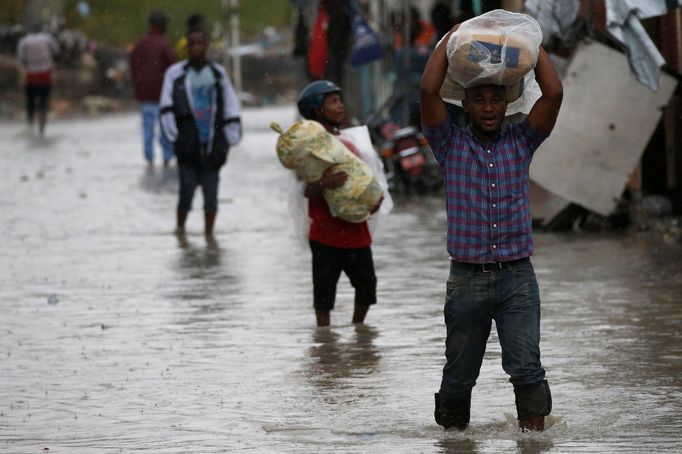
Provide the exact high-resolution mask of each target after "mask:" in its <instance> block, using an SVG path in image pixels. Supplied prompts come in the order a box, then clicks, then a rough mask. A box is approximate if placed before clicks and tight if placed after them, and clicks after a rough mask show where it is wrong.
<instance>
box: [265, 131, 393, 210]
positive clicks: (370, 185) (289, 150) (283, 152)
mask: <svg viewBox="0 0 682 454" xmlns="http://www.w3.org/2000/svg"><path fill="white" fill-rule="evenodd" d="M270 127H271V128H272V129H274V130H275V131H277V132H278V133H279V134H280V136H279V139H277V156H278V158H279V161H280V162H281V163H282V165H283V166H284V167H286V168H287V169H292V170H294V171H295V172H296V175H297V176H298V177H299V178H301V179H302V180H303V181H305V182H307V183H311V182H314V181H317V180H319V179H320V178H321V177H322V174H323V173H324V171H325V170H327V168H329V167H330V166H334V168H335V169H337V170H338V171H341V172H345V173H346V175H348V179H347V180H346V183H345V184H344V185H343V186H341V187H339V188H335V189H325V190H324V191H323V195H324V198H325V200H326V201H327V204H328V205H329V210H330V211H331V213H332V215H333V216H336V217H339V218H341V219H344V220H346V221H349V222H362V221H365V220H367V218H369V216H370V211H371V210H372V208H374V207H375V206H376V205H377V204H378V203H379V201H380V200H381V197H382V196H383V195H384V190H383V188H382V187H381V185H380V184H379V181H378V180H377V178H376V177H375V176H374V172H372V169H371V168H370V167H369V166H368V165H367V164H366V163H365V162H364V161H362V160H361V159H360V158H358V157H357V156H355V155H354V154H353V153H352V152H351V151H350V150H348V149H347V148H346V146H345V145H343V143H341V141H339V140H338V139H337V138H336V137H334V136H333V135H331V134H330V133H329V132H327V130H326V129H324V127H323V126H322V125H321V124H320V123H318V122H316V121H311V120H300V121H297V122H296V123H294V124H293V125H292V126H291V127H290V128H289V129H288V130H286V131H284V129H283V128H282V127H281V126H280V125H279V124H277V123H272V124H270Z"/></svg>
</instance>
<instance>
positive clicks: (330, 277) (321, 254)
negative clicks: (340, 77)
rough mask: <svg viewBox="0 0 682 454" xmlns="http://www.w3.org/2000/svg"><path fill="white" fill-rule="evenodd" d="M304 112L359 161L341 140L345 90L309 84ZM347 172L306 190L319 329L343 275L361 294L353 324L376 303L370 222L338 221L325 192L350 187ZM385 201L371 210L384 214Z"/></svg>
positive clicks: (329, 173) (333, 172) (328, 174)
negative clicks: (380, 209) (346, 185)
mask: <svg viewBox="0 0 682 454" xmlns="http://www.w3.org/2000/svg"><path fill="white" fill-rule="evenodd" d="M297 105H298V110H299V112H300V114H301V115H302V116H303V117H304V118H306V119H308V120H314V121H317V122H319V123H320V124H321V125H322V126H324V127H325V129H326V130H327V131H328V132H329V133H330V134H333V135H335V136H337V137H338V138H339V139H340V140H341V142H343V144H344V145H345V146H346V147H347V148H348V149H349V150H350V151H351V152H353V153H354V154H355V155H356V156H360V153H359V151H358V150H357V149H356V147H355V146H354V144H353V143H352V142H351V141H350V140H348V139H347V138H345V137H344V136H342V135H341V132H340V129H339V128H340V127H341V125H342V124H343V123H344V120H345V117H346V109H345V106H344V104H343V100H342V99H341V89H340V88H339V87H338V86H337V85H336V84H334V83H332V82H329V81H326V80H319V81H315V82H313V83H311V84H309V85H308V86H307V87H305V88H304V89H303V91H301V93H300V95H299V97H298V102H297ZM347 179H348V175H347V174H346V173H345V172H342V171H339V170H338V169H335V168H334V166H330V167H328V168H327V169H326V170H325V171H324V173H323V174H322V177H321V178H320V179H319V180H317V181H314V182H311V183H308V184H307V185H306V187H305V197H307V198H308V215H309V217H310V221H311V223H310V231H309V234H308V238H309V240H310V249H311V252H312V261H313V266H312V268H313V306H314V308H315V316H316V319H317V326H327V325H329V324H330V312H331V310H332V309H333V308H334V301H335V299H336V285H337V283H338V280H339V277H340V276H341V272H342V271H343V272H344V273H346V275H347V276H348V278H349V280H350V282H351V285H352V286H353V288H354V289H355V310H354V312H353V319H352V321H353V323H363V322H364V320H365V316H366V315H367V311H368V310H369V307H370V306H371V305H372V304H375V303H376V282H377V280H376V275H375V273H374V261H373V258H372V249H371V247H370V245H371V243H372V236H371V234H370V231H369V228H368V225H367V221H362V222H357V223H356V222H348V221H345V220H343V219H341V218H338V217H334V216H333V215H332V213H331V211H330V209H329V205H328V204H327V201H326V200H325V198H324V195H323V193H324V191H325V190H328V189H334V188H339V187H341V186H343V185H344V184H345V183H346V180H347ZM382 200H383V199H381V200H379V203H378V204H377V205H376V206H375V207H374V208H373V209H372V210H371V212H372V213H374V212H376V211H377V210H379V207H380V205H381V202H382Z"/></svg>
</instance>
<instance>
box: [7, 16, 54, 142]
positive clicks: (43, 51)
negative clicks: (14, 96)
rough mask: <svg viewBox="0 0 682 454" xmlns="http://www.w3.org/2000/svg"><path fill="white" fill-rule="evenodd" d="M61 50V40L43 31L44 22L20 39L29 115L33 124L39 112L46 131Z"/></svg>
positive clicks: (41, 126) (18, 50)
mask: <svg viewBox="0 0 682 454" xmlns="http://www.w3.org/2000/svg"><path fill="white" fill-rule="evenodd" d="M58 52H59V45H58V44H57V41H56V40H55V39H54V38H53V37H52V35H50V34H49V33H46V32H43V31H42V27H41V26H40V25H36V26H35V27H34V28H33V30H32V31H31V32H30V33H28V34H27V35H26V36H24V37H23V38H21V39H20V40H19V43H18V44H17V57H18V58H19V61H20V62H21V64H22V65H23V66H24V69H25V71H26V76H25V79H24V82H25V87H24V89H25V92H26V114H27V120H28V124H29V126H30V127H31V128H32V127H33V120H34V117H35V113H36V111H37V112H38V131H39V133H40V135H41V136H43V135H44V134H45V125H46V123H47V113H48V111H49V107H50V106H49V103H50V93H51V91H52V71H53V70H54V58H55V56H56V55H57V53H58Z"/></svg>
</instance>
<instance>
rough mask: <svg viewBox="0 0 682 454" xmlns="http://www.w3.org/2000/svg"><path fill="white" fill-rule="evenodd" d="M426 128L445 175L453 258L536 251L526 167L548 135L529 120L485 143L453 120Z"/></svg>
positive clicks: (504, 257)
mask: <svg viewBox="0 0 682 454" xmlns="http://www.w3.org/2000/svg"><path fill="white" fill-rule="evenodd" d="M422 129H423V132H424V136H425V137H426V139H427V140H428V142H429V144H430V145H431V149H432V150H433V154H434V155H435V156H436V159H437V160H438V162H439V163H440V165H441V168H442V170H443V176H444V178H445V190H446V197H447V212H448V253H449V254H450V258H451V259H452V260H456V261H458V262H466V263H491V262H505V261H509V260H515V259H520V258H523V257H529V256H530V255H532V254H533V238H532V232H533V226H532V222H531V217H530V204H529V194H528V193H529V174H528V171H529V167H530V162H531V159H532V158H533V152H534V151H535V150H536V149H537V148H538V147H539V146H540V144H541V143H542V141H543V140H545V139H546V138H547V134H541V133H539V132H537V131H535V130H534V129H533V128H532V127H531V126H530V124H529V123H528V121H527V120H524V121H523V122H521V123H516V124H510V125H508V126H505V127H504V128H503V129H502V132H501V133H500V135H499V136H498V137H497V138H496V139H494V140H491V141H490V142H488V143H487V144H483V143H481V142H480V141H479V140H478V139H477V138H476V136H475V135H474V133H473V131H472V130H471V127H467V128H466V129H461V128H459V127H457V126H455V125H454V124H452V123H451V122H450V120H449V119H446V120H445V121H444V122H443V123H442V124H441V125H439V126H437V127H435V128H429V127H428V126H426V125H422Z"/></svg>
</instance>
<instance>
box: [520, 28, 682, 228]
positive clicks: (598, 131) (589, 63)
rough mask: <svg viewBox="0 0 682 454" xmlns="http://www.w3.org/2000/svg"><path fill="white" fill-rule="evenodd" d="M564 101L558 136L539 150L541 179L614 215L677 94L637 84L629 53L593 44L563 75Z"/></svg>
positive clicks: (536, 169) (664, 86)
mask: <svg viewBox="0 0 682 454" xmlns="http://www.w3.org/2000/svg"><path fill="white" fill-rule="evenodd" d="M563 85H564V101H563V105H562V107H561V112H560V113H559V118H558V121H557V125H556V127H555V128H554V131H553V132H552V135H551V136H550V137H549V138H548V139H547V140H546V141H545V143H543V144H542V146H541V147H540V148H539V149H538V150H537V152H536V154H535V157H534V159H533V163H532V165H531V169H530V175H531V178H532V179H533V181H535V182H536V183H537V184H539V185H540V186H542V187H543V188H545V189H547V190H548V191H550V192H553V193H554V194H556V195H559V196H561V197H563V198H565V199H568V200H570V201H572V202H575V203H578V204H580V205H582V206H583V207H585V208H587V209H589V210H592V211H595V212H597V213H599V214H602V215H604V216H607V215H608V214H610V213H611V212H612V211H613V209H614V208H615V206H616V202H617V201H618V199H619V198H620V196H621V194H622V192H623V190H624V188H625V184H626V182H627V180H628V175H629V174H630V172H632V170H633V169H634V168H635V165H636V164H637V162H638V161H639V159H640V157H641V155H642V152H643V151H644V148H645V147H646V145H647V143H648V142H649V139H650V138H651V135H652V134H653V132H654V129H655V128H656V125H657V124H658V122H659V120H660V118H661V115H662V112H661V109H662V108H663V107H664V106H665V105H666V104H667V102H668V100H669V99H670V96H671V94H672V93H673V91H674V89H675V86H676V85H677V82H676V80H675V79H674V78H673V77H671V76H669V75H667V74H662V75H661V80H660V85H659V89H658V91H656V92H654V91H651V90H650V89H648V88H646V87H645V86H644V85H642V84H640V83H639V82H637V81H636V80H635V79H634V78H633V76H632V75H631V74H630V68H629V66H628V60H627V57H626V56H625V55H624V54H622V53H620V52H618V51H615V50H613V49H610V48H608V47H606V46H604V45H602V44H599V43H596V42H593V43H591V44H586V45H582V46H580V47H579V48H578V50H577V51H576V53H575V56H574V58H573V60H572V61H571V63H570V64H569V67H568V70H567V73H566V77H565V78H564V80H563Z"/></svg>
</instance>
